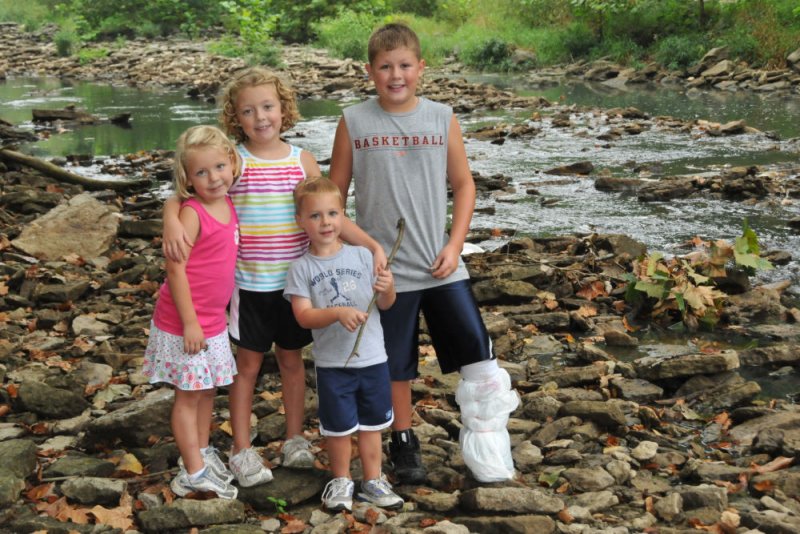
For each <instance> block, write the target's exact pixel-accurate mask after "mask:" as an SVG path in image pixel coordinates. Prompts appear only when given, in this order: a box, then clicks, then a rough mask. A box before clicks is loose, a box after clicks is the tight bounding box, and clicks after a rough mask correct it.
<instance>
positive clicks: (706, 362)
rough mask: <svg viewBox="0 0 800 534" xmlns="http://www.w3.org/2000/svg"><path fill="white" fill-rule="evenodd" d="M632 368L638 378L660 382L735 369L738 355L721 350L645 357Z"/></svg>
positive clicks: (730, 351) (733, 351) (737, 364)
mask: <svg viewBox="0 0 800 534" xmlns="http://www.w3.org/2000/svg"><path fill="white" fill-rule="evenodd" d="M633 366H634V369H636V373H637V374H638V375H639V377H640V378H644V379H645V380H662V379H665V378H675V377H680V376H694V375H697V374H712V373H719V372H722V371H729V370H731V369H737V368H738V367H739V355H738V354H737V353H736V351H735V350H723V351H720V352H716V353H712V354H683V355H674V356H645V357H643V358H639V359H638V360H636V361H635V362H634V363H633Z"/></svg>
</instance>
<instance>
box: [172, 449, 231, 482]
mask: <svg viewBox="0 0 800 534" xmlns="http://www.w3.org/2000/svg"><path fill="white" fill-rule="evenodd" d="M218 452H219V451H218V450H217V449H216V448H215V447H212V446H208V447H206V452H205V454H203V463H205V464H206V465H207V466H208V467H210V468H211V470H212V471H214V474H215V475H217V476H218V477H219V478H221V479H222V480H224V481H225V482H227V483H229V484H230V482H231V481H232V480H233V473H231V472H230V470H228V468H227V467H225V463H224V462H223V461H222V460H221V459H220V457H219V455H218V454H217V453H218ZM178 467H180V468H181V469H183V470H185V469H186V466H185V465H184V464H183V458H180V457H179V458H178Z"/></svg>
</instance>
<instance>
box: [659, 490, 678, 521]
mask: <svg viewBox="0 0 800 534" xmlns="http://www.w3.org/2000/svg"><path fill="white" fill-rule="evenodd" d="M653 508H654V510H655V512H656V515H657V516H658V517H660V518H661V519H663V520H665V521H667V522H669V523H672V522H675V521H677V520H679V519H680V518H681V517H682V516H683V499H682V498H681V495H680V493H670V494H669V495H667V496H666V497H663V498H661V499H658V500H657V501H656V502H655V504H654V505H653Z"/></svg>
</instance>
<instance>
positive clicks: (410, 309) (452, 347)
mask: <svg viewBox="0 0 800 534" xmlns="http://www.w3.org/2000/svg"><path fill="white" fill-rule="evenodd" d="M420 311H421V312H422V315H423V316H424V317H425V323H426V324H427V326H428V332H429V333H430V336H431V339H432V340H433V348H434V349H435V350H436V357H437V359H438V360H439V368H440V369H441V370H442V372H443V373H451V372H453V371H458V370H459V369H461V367H463V366H465V365H469V364H471V363H477V362H482V361H484V360H491V359H492V358H494V356H493V355H492V348H491V341H490V340H489V334H488V332H487V331H486V325H484V324H483V319H482V318H481V313H480V310H478V303H477V302H476V300H475V296H474V295H473V294H472V286H470V283H469V280H459V281H457V282H452V283H450V284H445V285H441V286H436V287H431V288H428V289H422V290H419V291H404V292H402V293H398V294H397V300H395V302H394V305H392V307H391V308H389V309H388V310H382V311H381V325H382V326H383V339H384V342H385V344H386V352H387V354H388V355H389V373H390V374H391V376H392V380H395V381H405V380H412V379H414V378H416V377H417V376H419V371H418V369H417V365H418V363H419V312H420Z"/></svg>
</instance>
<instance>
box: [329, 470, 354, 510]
mask: <svg viewBox="0 0 800 534" xmlns="http://www.w3.org/2000/svg"><path fill="white" fill-rule="evenodd" d="M353 488H354V485H353V481H352V480H350V479H349V478H347V477H338V478H334V479H333V480H331V481H330V482H328V483H327V484H326V485H325V489H324V490H323V491H322V505H323V506H324V507H325V508H327V509H328V510H331V511H339V510H347V511H348V512H349V511H350V510H352V509H353Z"/></svg>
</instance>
